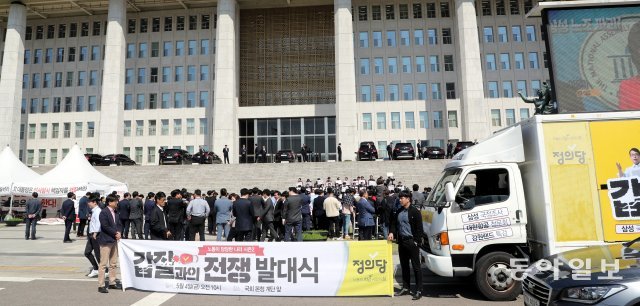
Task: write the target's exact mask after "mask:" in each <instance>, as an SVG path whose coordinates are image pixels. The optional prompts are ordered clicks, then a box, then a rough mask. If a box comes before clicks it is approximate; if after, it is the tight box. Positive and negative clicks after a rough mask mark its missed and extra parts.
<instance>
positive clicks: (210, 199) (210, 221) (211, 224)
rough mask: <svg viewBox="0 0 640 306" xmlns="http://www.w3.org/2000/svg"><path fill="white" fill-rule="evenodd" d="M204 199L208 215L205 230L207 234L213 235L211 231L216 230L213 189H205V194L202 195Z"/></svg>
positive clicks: (214, 194)
mask: <svg viewBox="0 0 640 306" xmlns="http://www.w3.org/2000/svg"><path fill="white" fill-rule="evenodd" d="M204 200H205V201H207V205H209V216H208V217H207V230H208V232H209V235H213V232H214V231H215V230H216V212H215V209H214V208H215V203H216V193H215V191H213V190H209V191H207V196H206V197H204Z"/></svg>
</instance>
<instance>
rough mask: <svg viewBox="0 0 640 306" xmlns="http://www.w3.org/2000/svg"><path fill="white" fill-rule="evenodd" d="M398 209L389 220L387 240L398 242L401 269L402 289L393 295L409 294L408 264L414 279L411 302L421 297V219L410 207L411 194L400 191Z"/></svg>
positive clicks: (409, 276) (416, 211) (415, 209)
mask: <svg viewBox="0 0 640 306" xmlns="http://www.w3.org/2000/svg"><path fill="white" fill-rule="evenodd" d="M399 198H400V209H398V211H396V213H395V214H394V215H393V217H392V218H391V220H390V221H391V226H390V227H389V231H390V233H389V236H388V237H387V239H388V240H389V241H393V240H394V238H395V239H396V240H397V242H398V255H399V257H400V267H401V269H402V288H400V291H398V292H397V293H396V294H395V295H396V296H402V295H407V294H409V293H410V287H411V275H410V272H409V271H410V270H409V262H411V266H412V267H413V275H414V277H415V279H416V291H415V293H414V294H413V300H414V301H415V300H419V299H420V298H421V297H422V293H421V291H422V270H420V244H422V236H423V231H422V217H421V215H420V211H419V210H418V209H417V208H416V207H414V206H411V194H410V193H409V192H408V191H402V192H400V195H399Z"/></svg>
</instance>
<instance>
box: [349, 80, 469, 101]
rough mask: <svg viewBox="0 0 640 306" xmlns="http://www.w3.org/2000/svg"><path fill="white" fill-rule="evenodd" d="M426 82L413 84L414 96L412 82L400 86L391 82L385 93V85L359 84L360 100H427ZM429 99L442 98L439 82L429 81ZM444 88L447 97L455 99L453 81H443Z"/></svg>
mask: <svg viewBox="0 0 640 306" xmlns="http://www.w3.org/2000/svg"><path fill="white" fill-rule="evenodd" d="M427 86H428V84H427V83H420V84H417V86H415V88H416V91H415V97H414V91H413V89H414V86H413V84H403V85H402V87H400V85H398V84H391V85H388V86H387V93H385V85H373V86H371V85H361V86H360V102H371V101H372V98H373V99H374V100H375V101H376V102H384V101H399V100H403V101H413V100H414V98H415V100H420V101H425V100H428V99H429V98H428V95H427V94H428V92H427ZM400 88H402V96H400ZM372 89H373V97H372ZM430 90H431V100H442V90H441V84H440V83H431V88H430ZM445 90H446V94H447V99H455V98H456V85H455V83H445Z"/></svg>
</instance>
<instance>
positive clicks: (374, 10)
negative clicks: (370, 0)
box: [371, 5, 382, 20]
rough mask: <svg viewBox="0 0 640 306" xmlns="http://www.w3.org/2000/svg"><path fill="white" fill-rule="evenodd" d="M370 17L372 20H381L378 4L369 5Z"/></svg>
mask: <svg viewBox="0 0 640 306" xmlns="http://www.w3.org/2000/svg"><path fill="white" fill-rule="evenodd" d="M371 19H372V20H382V10H381V8H380V6H379V5H372V6H371Z"/></svg>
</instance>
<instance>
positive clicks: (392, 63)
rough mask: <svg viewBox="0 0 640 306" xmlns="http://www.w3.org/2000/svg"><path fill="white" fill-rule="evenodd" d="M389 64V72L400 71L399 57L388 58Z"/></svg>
mask: <svg viewBox="0 0 640 306" xmlns="http://www.w3.org/2000/svg"><path fill="white" fill-rule="evenodd" d="M387 66H388V71H389V74H396V73H398V59H397V58H395V57H389V58H387Z"/></svg>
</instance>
